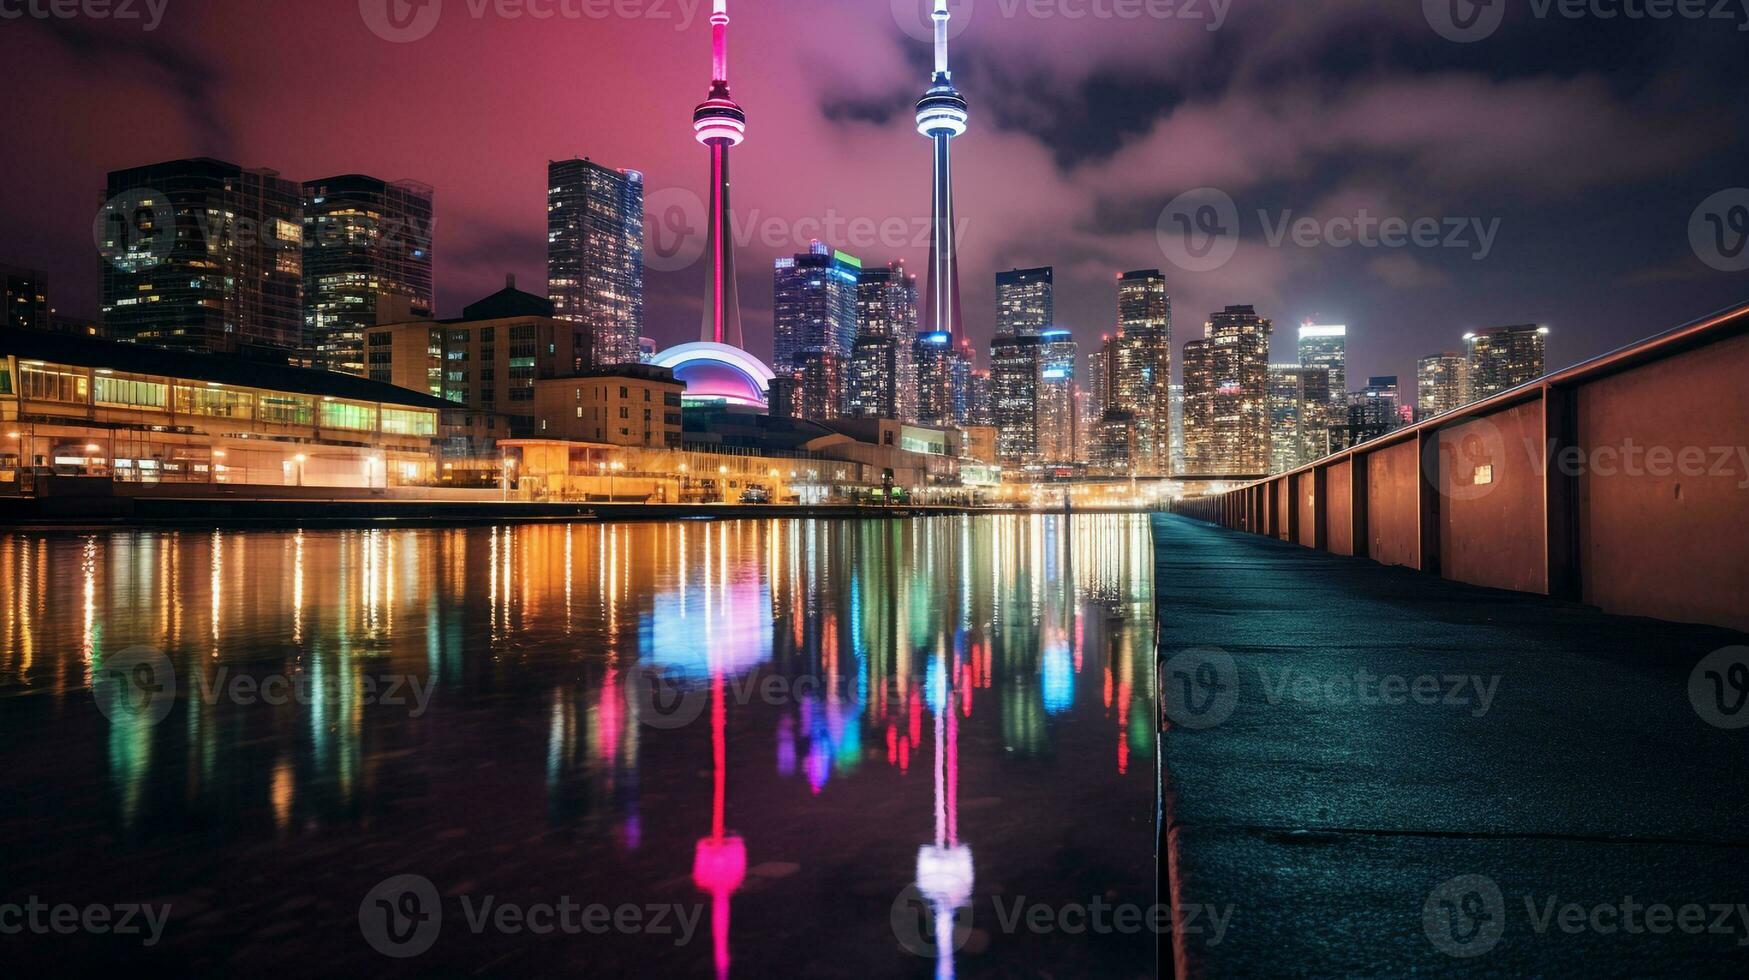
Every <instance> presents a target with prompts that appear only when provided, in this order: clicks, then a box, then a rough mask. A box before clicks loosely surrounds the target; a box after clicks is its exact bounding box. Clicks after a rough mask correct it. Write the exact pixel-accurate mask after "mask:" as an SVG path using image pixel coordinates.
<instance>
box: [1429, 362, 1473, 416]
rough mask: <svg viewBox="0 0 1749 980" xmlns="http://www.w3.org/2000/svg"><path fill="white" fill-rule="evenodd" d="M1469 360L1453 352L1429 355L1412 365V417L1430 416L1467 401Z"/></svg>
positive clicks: (1449, 409) (1443, 412)
mask: <svg viewBox="0 0 1749 980" xmlns="http://www.w3.org/2000/svg"><path fill="white" fill-rule="evenodd" d="M1469 381H1470V362H1469V359H1468V358H1466V357H1465V356H1464V355H1462V354H1459V353H1456V352H1454V351H1446V352H1445V353H1442V354H1430V355H1428V356H1427V357H1423V358H1422V359H1421V360H1420V361H1419V362H1418V363H1417V364H1416V366H1415V416H1416V418H1422V419H1430V418H1433V417H1434V416H1435V415H1443V414H1445V413H1446V412H1449V411H1452V410H1453V409H1455V408H1458V407H1459V406H1461V405H1463V404H1465V403H1466V402H1468V401H1469Z"/></svg>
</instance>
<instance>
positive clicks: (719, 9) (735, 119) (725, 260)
mask: <svg viewBox="0 0 1749 980" xmlns="http://www.w3.org/2000/svg"><path fill="white" fill-rule="evenodd" d="M692 134H693V136H694V138H696V139H697V140H698V141H699V142H700V143H703V144H704V145H705V146H707V147H709V148H710V151H711V201H710V217H709V221H710V229H709V235H710V245H709V249H708V253H707V258H708V260H709V262H710V266H709V268H710V294H709V295H708V296H706V297H705V309H704V323H703V325H702V326H701V328H700V331H699V339H700V340H702V341H703V342H705V343H714V344H725V345H727V346H730V347H741V346H742V345H743V343H744V341H743V339H742V337H741V307H740V300H739V298H738V297H737V295H736V290H735V241H734V235H733V234H732V233H731V231H732V228H731V222H730V220H729V215H730V212H729V148H730V147H733V146H739V145H741V141H742V140H744V139H746V138H747V114H746V113H745V112H743V111H742V110H741V106H740V105H739V104H738V103H737V102H736V101H735V100H734V99H733V98H731V97H730V96H729V4H728V0H713V2H712V3H711V89H710V94H709V95H708V96H707V97H706V98H705V100H704V101H703V102H701V103H699V106H698V108H696V109H694V110H693V111H692Z"/></svg>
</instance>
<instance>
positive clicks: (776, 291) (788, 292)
mask: <svg viewBox="0 0 1749 980" xmlns="http://www.w3.org/2000/svg"><path fill="white" fill-rule="evenodd" d="M861 272H862V263H861V262H860V261H859V260H857V258H856V257H855V256H852V255H847V254H845V253H843V252H835V251H833V250H832V249H831V248H829V247H827V246H826V245H825V244H824V243H822V242H818V241H816V242H813V243H812V244H811V245H810V246H809V247H808V251H806V252H802V253H799V254H797V255H794V256H789V257H785V258H781V259H778V260H777V263H776V268H775V272H774V274H773V296H774V300H773V305H772V341H773V342H772V349H773V351H774V356H773V358H772V360H773V361H774V364H773V370H774V371H776V372H777V373H778V374H780V375H781V374H790V375H794V376H797V378H798V380H799V379H800V378H801V376H802V375H803V374H804V373H805V374H807V375H808V381H807V383H804V384H801V385H800V387H799V390H800V391H801V392H802V394H801V397H802V399H803V402H802V404H801V405H798V406H797V412H798V413H799V414H800V415H801V416H802V417H804V418H836V417H838V416H839V415H842V414H843V413H844V411H845V409H846V395H847V394H848V392H847V391H846V390H845V387H844V382H845V380H846V377H845V376H846V375H847V374H848V373H849V369H850V355H851V348H852V347H853V346H854V345H855V343H856V313H857V294H858V280H859V277H860V275H861Z"/></svg>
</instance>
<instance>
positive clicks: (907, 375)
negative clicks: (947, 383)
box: [848, 262, 917, 422]
mask: <svg viewBox="0 0 1749 980" xmlns="http://www.w3.org/2000/svg"><path fill="white" fill-rule="evenodd" d="M916 343H917V277H916V276H913V275H910V274H908V273H906V272H905V266H904V263H902V262H894V263H892V264H890V265H888V266H886V267H884V268H877V269H864V270H862V273H861V275H859V276H858V278H857V283H856V343H855V345H854V347H853V349H852V350H851V358H850V360H851V369H850V371H851V381H850V388H851V391H850V395H849V398H850V404H849V406H848V410H849V413H850V414H851V415H856V416H862V417H876V418H888V419H900V420H902V421H907V422H909V421H914V420H915V419H916V417H917V365H916V362H915V360H914V357H915V353H916Z"/></svg>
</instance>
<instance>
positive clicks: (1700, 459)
mask: <svg viewBox="0 0 1749 980" xmlns="http://www.w3.org/2000/svg"><path fill="white" fill-rule="evenodd" d="M1576 414H1577V428H1578V437H1579V445H1580V446H1581V447H1583V448H1584V450H1585V453H1586V456H1587V458H1588V461H1589V462H1588V465H1586V466H1584V467H1582V468H1580V469H1581V472H1580V473H1579V475H1578V477H1577V483H1578V488H1577V489H1578V498H1579V522H1578V532H1579V533H1578V538H1579V542H1578V550H1579V564H1580V570H1579V580H1580V582H1581V583H1582V591H1583V596H1584V600H1585V601H1586V602H1588V603H1592V604H1594V605H1597V606H1601V607H1602V608H1604V609H1609V610H1617V611H1621V612H1625V613H1634V614H1639V615H1645V616H1657V617H1660V618H1665V619H1676V620H1683V621H1691V622H1709V623H1720V624H1723V625H1730V626H1734V627H1736V628H1738V629H1745V630H1749V558H1746V557H1745V556H1746V555H1749V506H1745V501H1749V487H1746V486H1745V482H1746V481H1749V459H1745V458H1744V455H1745V450H1744V449H1743V448H1742V447H1745V446H1749V432H1746V430H1749V335H1745V336H1738V337H1736V338H1734V339H1732V340H1730V341H1727V342H1725V343H1720V344H1716V345H1713V346H1711V347H1707V348H1703V349H1700V350H1695V351H1690V352H1688V353H1686V354H1683V355H1680V356H1678V357H1673V358H1670V359H1668V360H1664V361H1659V362H1656V363H1653V364H1648V365H1645V366H1644V367H1641V368H1639V369H1637V370H1634V371H1630V372H1627V373H1624V374H1618V375H1614V376H1613V377H1608V378H1603V379H1600V380H1598V381H1594V382H1591V383H1589V384H1585V385H1582V386H1580V387H1579V389H1578V392H1577V413H1576ZM1630 440H1631V443H1630ZM1630 446H1631V447H1642V448H1644V449H1645V453H1644V454H1643V461H1642V463H1641V464H1640V465H1639V466H1638V467H1637V469H1638V470H1639V472H1637V473H1636V472H1633V471H1631V470H1630V468H1629V465H1628V463H1627V457H1628V452H1627V450H1628V449H1629V447H1630ZM1659 450H1662V451H1664V452H1668V453H1669V454H1670V457H1671V458H1670V460H1669V465H1668V466H1665V465H1663V463H1662V462H1661V460H1662V459H1663V452H1659ZM1654 452H1658V457H1657V458H1654V457H1653V453H1654ZM1685 453H1686V454H1687V460H1688V463H1689V464H1690V465H1687V466H1684V465H1683V454H1685ZM1684 470H1687V472H1686V473H1685V472H1683V471H1684Z"/></svg>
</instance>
